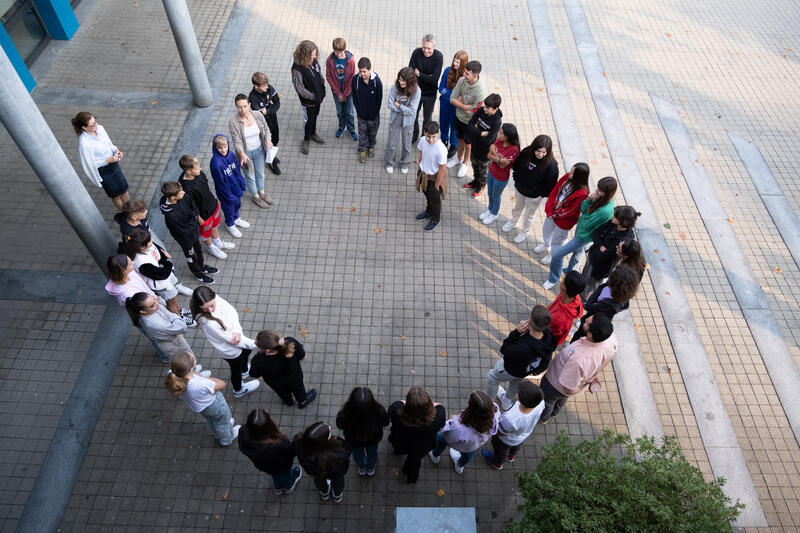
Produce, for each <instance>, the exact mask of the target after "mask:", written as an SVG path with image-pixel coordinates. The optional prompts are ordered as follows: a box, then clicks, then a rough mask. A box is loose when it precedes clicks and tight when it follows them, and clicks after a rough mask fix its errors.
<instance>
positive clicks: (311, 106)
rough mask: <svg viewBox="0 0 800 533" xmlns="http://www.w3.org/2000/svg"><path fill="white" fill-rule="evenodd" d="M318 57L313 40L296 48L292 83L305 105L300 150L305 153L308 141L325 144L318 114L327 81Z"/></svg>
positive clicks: (304, 42)
mask: <svg viewBox="0 0 800 533" xmlns="http://www.w3.org/2000/svg"><path fill="white" fill-rule="evenodd" d="M317 57H319V48H317V45H316V44H314V43H313V42H312V41H301V42H300V44H298V45H297V48H295V49H294V63H292V84H293V85H294V90H295V91H297V96H299V97H300V105H302V106H303V143H302V144H301V145H300V151H301V152H302V153H304V154H307V153H308V147H309V142H308V141H314V142H315V143H317V144H325V141H324V140H322V137H320V136H319V135H317V116H318V115H319V109H320V106H321V105H322V101H323V100H324V99H325V82H324V81H323V79H322V71H321V70H320V68H319V62H318V61H317Z"/></svg>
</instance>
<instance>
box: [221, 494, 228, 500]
mask: <svg viewBox="0 0 800 533" xmlns="http://www.w3.org/2000/svg"><path fill="white" fill-rule="evenodd" d="M222 499H223V500H227V499H228V493H227V492H226V493H225V494H223V495H222Z"/></svg>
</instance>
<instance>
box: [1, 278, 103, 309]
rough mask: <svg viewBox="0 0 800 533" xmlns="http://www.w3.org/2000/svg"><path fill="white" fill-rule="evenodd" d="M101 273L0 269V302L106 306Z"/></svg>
mask: <svg viewBox="0 0 800 533" xmlns="http://www.w3.org/2000/svg"><path fill="white" fill-rule="evenodd" d="M106 281H107V279H106V278H105V276H103V275H102V274H77V273H64V272H34V271H30V270H11V269H0V299H2V300H25V301H29V302H65V303H86V304H100V305H106V304H108V303H109V302H111V301H112V300H111V297H110V296H109V295H108V294H107V293H106V291H105V290H104V289H103V286H104V285H105V283H106Z"/></svg>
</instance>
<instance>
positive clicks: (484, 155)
mask: <svg viewBox="0 0 800 533" xmlns="http://www.w3.org/2000/svg"><path fill="white" fill-rule="evenodd" d="M501 103H502V98H500V95H499V94H496V93H493V94H490V95H489V96H487V97H486V98H485V99H484V100H483V105H482V106H481V107H480V109H478V110H477V111H475V113H473V115H472V118H471V119H469V122H467V133H466V142H467V143H468V144H469V145H470V146H472V152H471V153H470V163H471V164H472V181H470V182H469V183H466V184H464V188H465V189H467V190H471V191H472V196H473V197H474V198H477V197H478V196H480V195H481V193H482V192H483V188H484V187H486V173H487V172H488V171H489V148H490V147H491V146H492V144H494V142H495V141H496V140H497V133H498V132H499V131H500V127H501V126H502V125H503V112H502V111H500V104H501Z"/></svg>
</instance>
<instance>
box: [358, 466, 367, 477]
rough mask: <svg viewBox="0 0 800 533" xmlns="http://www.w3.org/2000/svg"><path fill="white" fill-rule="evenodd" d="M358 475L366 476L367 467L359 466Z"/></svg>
mask: <svg viewBox="0 0 800 533" xmlns="http://www.w3.org/2000/svg"><path fill="white" fill-rule="evenodd" d="M358 475H359V476H366V475H367V469H366V468H361V467H359V468H358Z"/></svg>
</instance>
